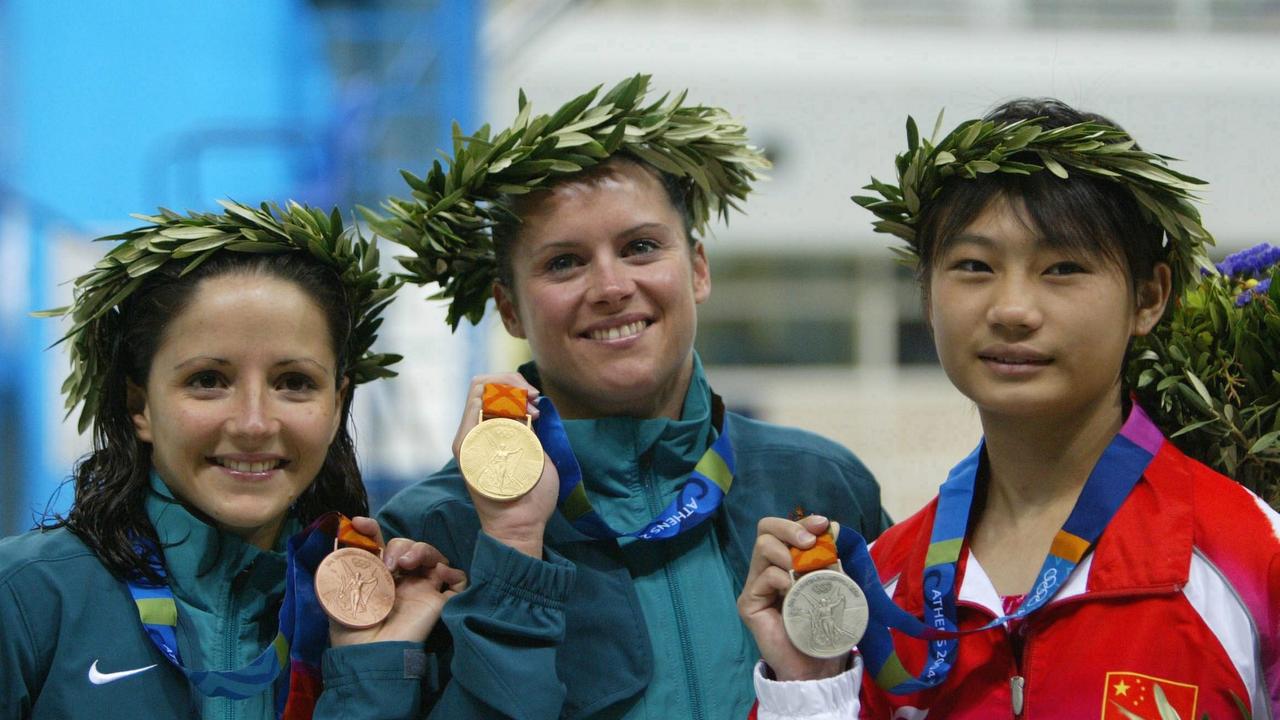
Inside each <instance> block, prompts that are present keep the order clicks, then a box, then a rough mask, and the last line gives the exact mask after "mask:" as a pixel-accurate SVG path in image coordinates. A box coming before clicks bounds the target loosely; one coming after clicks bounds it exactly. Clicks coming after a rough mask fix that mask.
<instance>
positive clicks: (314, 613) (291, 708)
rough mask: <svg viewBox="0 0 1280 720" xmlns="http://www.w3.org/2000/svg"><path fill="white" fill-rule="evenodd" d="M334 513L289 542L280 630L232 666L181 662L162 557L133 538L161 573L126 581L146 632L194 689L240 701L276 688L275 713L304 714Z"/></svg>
mask: <svg viewBox="0 0 1280 720" xmlns="http://www.w3.org/2000/svg"><path fill="white" fill-rule="evenodd" d="M338 518H339V516H338V514H337V513H328V514H326V515H324V516H322V517H321V518H319V519H318V520H316V521H315V522H313V523H312V524H311V525H310V526H308V527H307V528H306V529H305V530H303V531H302V532H300V533H298V534H297V535H294V536H293V537H291V538H290V539H289V542H288V544H287V557H288V565H287V569H286V571H285V572H286V580H285V594H284V600H283V602H282V603H281V606H280V615H279V628H280V629H279V630H278V631H277V632H276V636H275V639H273V640H272V641H271V643H269V644H268V645H267V647H266V648H265V649H264V650H263V651H262V653H261V654H259V655H258V657H256V658H254V659H253V660H252V661H250V662H249V664H247V665H245V666H244V667H240V668H237V669H234V670H193V669H191V668H188V667H187V666H186V665H184V664H183V662H182V655H181V653H180V652H179V650H178V637H177V626H178V606H177V602H176V601H175V599H174V596H173V590H172V589H171V588H170V587H169V582H168V573H167V572H166V570H165V567H164V561H163V560H162V558H161V555H160V552H159V550H158V549H157V548H156V546H155V543H154V541H150V540H135V541H134V545H135V547H136V548H137V549H138V551H139V552H140V553H141V554H142V555H143V557H145V558H146V560H147V562H148V564H149V565H150V566H151V569H152V570H153V571H155V573H156V575H157V576H158V577H159V578H160V584H158V585H153V584H149V583H147V582H146V581H144V580H143V579H142V578H140V577H133V578H128V579H126V581H125V586H126V587H127V588H128V589H129V594H130V595H131V596H132V597H133V601H134V604H136V605H137V608H138V618H139V619H140V620H141V621H142V627H143V630H144V631H145V632H146V634H147V637H148V638H150V639H151V642H152V644H154V645H155V647H156V649H157V650H159V651H160V654H162V655H164V657H165V658H166V659H167V660H168V661H169V662H170V664H172V665H173V666H174V667H176V668H177V669H178V670H179V671H181V672H182V674H183V675H185V676H186V677H187V680H188V681H189V682H190V683H191V687H192V688H194V689H195V690H196V691H197V692H199V693H200V694H202V695H205V696H208V697H225V698H230V699H232V700H243V699H245V698H248V697H251V696H253V695H257V694H258V693H261V692H263V691H264V690H266V689H267V688H268V687H272V686H274V687H275V696H274V697H275V706H276V717H277V718H282V717H288V718H309V717H310V716H311V710H312V709H313V707H312V705H311V702H312V701H313V700H314V699H315V696H317V695H318V694H319V692H318V689H319V683H320V656H321V655H322V654H323V653H324V650H325V648H327V647H328V646H329V621H328V618H327V616H326V615H325V614H324V611H323V610H322V609H321V608H320V604H319V601H318V600H317V598H316V597H315V585H314V573H315V569H316V568H317V567H318V566H319V565H320V561H321V560H323V559H324V557H325V556H326V555H328V554H329V553H330V552H331V551H332V550H333V541H334V535H335V533H336V532H337V520H338ZM286 668H290V671H285V669H286ZM293 684H305V685H307V686H308V687H307V688H304V689H302V690H301V691H300V693H301V694H299V695H298V696H297V697H296V699H295V698H290V695H289V692H290V689H291V685H293Z"/></svg>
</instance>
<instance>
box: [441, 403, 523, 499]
mask: <svg viewBox="0 0 1280 720" xmlns="http://www.w3.org/2000/svg"><path fill="white" fill-rule="evenodd" d="M528 402H529V399H528V393H527V392H526V391H525V390H523V389H521V388H516V387H512V386H510V385H500V384H487V385H485V386H484V402H483V406H482V409H481V411H480V422H479V424H477V425H476V426H475V427H474V428H472V429H471V431H470V432H468V433H467V436H466V437H465V438H463V439H462V447H461V448H460V449H459V451H458V465H459V467H460V468H461V469H462V476H463V477H464V478H466V481H467V485H469V486H470V487H471V489H472V490H474V491H475V492H477V493H479V494H480V495H483V496H484V497H487V498H489V499H491V500H514V499H516V498H518V497H520V496H522V495H524V494H525V493H527V492H529V491H530V490H532V489H533V487H534V486H535V485H537V484H538V478H540V477H541V476H542V462H543V453H542V443H540V442H538V436H537V435H534V434H533V430H532V428H531V421H530V419H529V415H528V413H527V406H528Z"/></svg>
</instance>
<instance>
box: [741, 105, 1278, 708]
mask: <svg viewBox="0 0 1280 720" xmlns="http://www.w3.org/2000/svg"><path fill="white" fill-rule="evenodd" d="M908 136H909V140H908V144H909V148H908V151H907V153H906V154H904V155H901V156H899V157H898V162H897V168H898V173H899V183H900V186H893V185H890V184H887V183H883V182H878V181H873V182H872V184H871V185H870V186H868V189H869V190H872V191H874V192H875V193H876V194H877V196H876V197H859V198H856V200H857V201H858V202H859V204H861V205H863V206H864V207H867V208H868V209H869V210H871V211H872V212H873V213H875V214H876V215H877V216H878V217H879V218H880V219H879V221H878V222H877V223H876V227H877V229H878V230H881V231H885V232H891V233H893V234H895V235H897V236H899V237H901V238H903V239H905V240H906V241H907V243H908V245H909V248H908V250H907V252H908V254H909V255H910V256H912V257H913V258H914V259H916V260H917V261H918V268H919V270H918V272H919V275H920V282H921V285H922V288H923V295H924V303H925V307H926V312H927V316H928V318H929V321H930V325H931V327H932V329H933V337H934V341H935V343H936V344H937V347H938V355H939V357H940V359H941V362H942V367H943V369H944V370H945V371H946V373H947V375H948V377H949V378H950V379H951V381H952V382H953V383H954V384H955V386H956V388H957V389H958V390H960V391H961V392H962V393H964V394H965V395H966V396H967V397H969V398H970V399H971V400H973V402H974V404H975V405H976V406H977V409H978V413H979V415H980V417H981V420H982V426H983V432H984V438H983V441H982V443H981V444H980V445H979V446H978V448H977V449H976V450H974V452H973V453H972V454H971V455H970V456H969V457H967V458H965V459H964V460H963V461H961V463H960V464H959V465H957V466H956V467H955V469H953V470H952V471H951V474H950V476H949V477H948V478H947V480H946V482H945V483H944V484H943V485H942V486H941V488H940V491H939V495H938V497H937V499H935V500H934V501H933V502H931V503H930V504H929V505H928V506H926V507H925V508H924V509H923V510H921V511H920V512H919V513H917V514H916V515H915V516H913V517H911V518H909V519H907V520H906V521H904V522H902V523H901V524H899V525H897V526H895V527H894V528H892V529H890V530H889V531H888V532H887V533H886V534H885V535H884V536H882V537H881V538H880V539H879V540H878V541H877V542H876V543H875V545H874V546H873V547H872V548H871V551H870V553H868V551H867V546H866V544H865V542H863V541H862V539H861V538H859V537H857V535H856V534H855V533H852V532H848V531H847V530H846V531H844V532H838V533H835V537H834V538H827V539H826V543H827V544H828V545H829V547H830V549H829V552H828V554H829V555H830V556H833V557H836V558H838V560H839V561H840V562H841V564H842V565H843V569H844V571H845V573H847V574H848V575H850V576H851V577H852V578H853V579H856V580H857V581H858V585H859V586H860V588H861V590H862V591H863V592H865V594H866V600H867V603H868V606H869V611H870V612H869V614H870V622H869V623H868V624H867V626H866V632H865V635H864V636H863V637H862V639H861V641H860V642H859V643H858V648H859V651H860V652H858V653H856V654H854V655H853V656H852V657H850V656H849V655H847V654H846V655H842V656H837V657H835V658H832V659H826V658H822V657H811V656H810V655H809V654H806V653H805V652H801V650H799V649H797V643H793V642H791V641H790V640H789V639H788V634H787V632H786V630H787V629H789V628H786V627H784V625H785V620H786V618H785V615H786V613H787V612H788V611H787V609H786V605H785V603H786V602H788V601H789V600H790V595H789V594H788V591H789V590H790V592H795V589H793V588H792V581H791V578H790V577H789V573H790V572H791V571H793V570H795V569H798V568H797V565H798V563H799V562H800V561H801V560H803V556H804V555H806V554H810V553H814V552H815V548H816V545H815V543H814V541H813V539H812V537H811V535H812V534H814V533H824V531H825V530H826V528H827V523H826V521H825V520H823V519H820V518H818V519H815V518H809V519H807V520H804V521H801V522H793V521H790V520H787V519H783V518H781V517H776V518H770V519H766V520H765V521H762V522H761V524H760V539H759V541H758V543H757V545H756V551H755V555H754V557H753V560H752V574H751V578H750V579H749V580H748V582H747V586H746V589H745V590H744V592H743V594H742V597H741V598H740V600H739V608H740V612H741V615H742V618H743V620H744V622H745V623H746V624H747V626H748V627H750V628H751V630H752V633H753V634H754V636H755V638H756V640H757V641H758V643H759V645H760V649H761V654H762V656H763V658H764V663H763V664H762V665H761V667H760V669H759V672H758V673H757V675H756V678H755V684H756V690H757V693H758V696H759V707H758V717H759V718H761V720H764V719H766V718H821V719H824V720H825V719H829V718H852V717H865V718H923V717H925V716H928V717H930V718H933V717H939V718H943V717H945V718H993V717H1026V718H1086V717H1088V718H1107V719H1108V720H1110V719H1112V718H1119V719H1121V720H1134V719H1135V718H1136V719H1145V718H1160V719H1161V720H1166V719H1168V718H1178V717H1180V718H1183V719H1184V720H1191V719H1192V718H1202V717H1212V718H1241V717H1252V718H1269V717H1275V716H1276V713H1277V712H1278V711H1280V616H1278V615H1277V612H1278V611H1277V608H1280V515H1277V513H1276V512H1275V511H1274V510H1272V509H1271V508H1270V507H1268V506H1267V505H1266V504H1265V503H1264V502H1263V501H1262V500H1260V499H1259V498H1258V497H1257V496H1255V495H1253V494H1252V493H1251V492H1250V491H1249V490H1247V489H1245V488H1244V487H1243V486H1241V485H1239V484H1237V483H1235V482H1233V481H1231V480H1229V479H1228V478H1226V477H1224V476H1222V475H1219V474H1217V473H1216V472H1214V471H1213V470H1211V469H1209V468H1208V467H1206V466H1204V465H1202V464H1200V463H1199V462H1197V461H1195V460H1193V459H1191V458H1189V457H1187V456H1186V455H1183V454H1182V453H1181V452H1180V451H1179V450H1178V449H1177V448H1176V447H1175V446H1174V445H1173V443H1171V442H1170V441H1169V440H1167V439H1166V438H1165V437H1164V435H1163V434H1162V433H1161V431H1160V429H1158V428H1157V427H1156V425H1155V423H1154V422H1153V421H1152V420H1151V418H1150V417H1149V416H1148V415H1147V411H1146V410H1144V408H1143V407H1142V406H1141V405H1140V404H1139V403H1138V402H1137V401H1136V400H1134V399H1132V398H1131V396H1129V395H1128V393H1127V392H1126V388H1125V384H1124V383H1123V382H1122V377H1124V372H1125V366H1126V363H1127V362H1129V348H1130V344H1131V342H1132V341H1133V339H1134V338H1135V337H1140V336H1145V335H1147V334H1148V333H1151V332H1152V331H1153V330H1154V329H1156V328H1157V326H1158V324H1159V323H1161V322H1162V318H1163V317H1164V316H1165V309H1166V304H1167V303H1168V301H1169V298H1170V297H1171V296H1173V297H1178V296H1179V291H1180V289H1181V288H1182V287H1184V286H1186V285H1188V284H1191V283H1195V282H1197V281H1198V280H1199V276H1200V270H1201V268H1204V267H1206V266H1207V260H1206V259H1205V256H1204V245H1205V244H1206V243H1210V242H1212V239H1211V237H1210V235H1209V233H1208V232H1207V231H1206V230H1205V229H1204V228H1203V227H1202V226H1201V224H1200V216H1199V213H1198V212H1197V210H1196V209H1195V207H1194V206H1193V205H1192V204H1191V200H1193V199H1194V195H1193V194H1192V193H1193V192H1194V190H1195V188H1196V186H1198V185H1200V184H1202V183H1201V181H1199V180H1196V179H1195V178H1191V177H1188V176H1185V175H1181V174H1179V173H1177V172H1175V171H1173V170H1171V169H1169V167H1168V165H1167V162H1166V161H1167V158H1164V157H1163V156H1160V155H1155V154H1152V153H1149V152H1146V151H1144V150H1141V149H1140V148H1139V147H1138V146H1137V145H1135V144H1134V141H1133V139H1132V138H1131V137H1129V135H1128V134H1127V133H1125V132H1124V131H1123V130H1121V129H1119V128H1118V127H1117V126H1116V125H1115V124H1114V123H1112V122H1110V121H1109V120H1107V119H1106V118H1103V117H1101V116H1098V115H1092V114H1088V113H1082V112H1078V111H1076V110H1074V109H1072V108H1070V107H1067V106H1065V105H1063V104H1061V103H1058V102H1056V101H1034V100H1024V101H1015V102H1012V103H1008V104H1005V105H1002V106H1001V107H999V108H998V109H996V110H995V111H994V112H992V113H991V114H990V115H988V116H987V117H985V118H983V119H981V120H974V121H969V122H966V123H964V124H962V125H960V126H959V127H958V128H956V129H955V130H954V131H953V132H952V133H950V134H948V135H947V136H945V137H943V138H941V139H940V140H939V139H935V140H933V141H925V140H921V139H919V137H918V133H917V132H916V128H915V125H914V122H909V123H908ZM1192 429H1193V430H1194V428H1192ZM820 507H821V506H814V508H815V509H818V508H820ZM832 516H833V517H838V516H837V515H835V514H834V513H832ZM801 548H803V549H804V550H801ZM872 558H874V564H872ZM882 585H883V589H882ZM797 588H798V586H797ZM784 598H785V599H784ZM891 630H893V631H896V632H892V633H891ZM957 631H958V632H957ZM801 647H802V645H801ZM850 665H851V666H852V667H850ZM792 680H796V681H800V682H784V681H792Z"/></svg>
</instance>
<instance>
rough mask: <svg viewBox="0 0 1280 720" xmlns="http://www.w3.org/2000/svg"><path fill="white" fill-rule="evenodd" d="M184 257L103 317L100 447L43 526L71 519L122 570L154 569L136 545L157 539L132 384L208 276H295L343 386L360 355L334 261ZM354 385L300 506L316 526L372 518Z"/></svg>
mask: <svg viewBox="0 0 1280 720" xmlns="http://www.w3.org/2000/svg"><path fill="white" fill-rule="evenodd" d="M186 267H189V266H187V265H185V264H183V263H169V264H168V265H166V266H165V267H162V268H160V269H158V270H156V271H153V272H152V273H150V274H148V275H147V276H146V280H145V281H144V282H143V284H142V286H141V287H139V288H138V290H137V291H136V292H134V293H133V294H132V295H130V296H129V297H128V298H127V299H126V300H125V301H124V302H123V303H122V304H121V306H120V307H118V308H115V309H113V310H111V311H110V312H109V313H108V314H107V315H106V316H104V320H103V321H102V322H99V323H98V327H97V332H96V337H95V338H94V341H95V342H97V343H102V344H103V346H104V347H107V348H109V352H107V353H105V355H106V357H108V358H109V360H108V362H107V366H106V367H103V368H98V369H97V370H98V371H99V372H101V373H102V375H103V376H104V380H103V382H102V394H103V396H102V404H101V409H100V412H99V413H98V415H97V416H96V417H95V418H94V421H93V450H92V451H91V452H90V453H89V454H88V455H86V456H85V457H83V458H81V460H80V461H79V463H77V465H76V468H75V472H74V475H73V477H72V480H71V482H74V485H75V500H74V501H73V503H72V506H71V510H70V511H69V512H68V513H67V515H66V516H65V517H53V518H50V519H48V520H47V521H46V522H45V523H44V524H43V527H45V528H55V527H63V526H65V527H66V528H68V529H69V530H71V531H72V532H74V533H75V534H76V535H77V536H79V537H80V539H81V540H83V541H84V543H85V544H86V545H88V546H89V547H90V548H91V549H92V550H93V551H94V552H95V553H96V554H97V555H98V557H99V558H100V559H101V561H102V563H103V565H105V566H106V567H107V569H109V570H110V571H111V572H112V573H113V574H115V575H117V576H119V577H126V576H142V577H145V578H147V579H150V580H153V581H154V580H156V576H155V574H154V573H153V572H152V570H151V569H150V567H149V566H148V565H147V563H146V562H145V559H144V558H143V557H142V556H141V555H140V553H139V551H138V550H137V548H135V539H144V540H147V539H149V540H151V541H153V542H154V541H155V530H154V529H153V528H152V527H151V522H150V520H149V519H148V518H147V513H146V508H145V500H146V497H147V492H148V490H149V487H150V474H151V445H150V443H146V442H143V441H142V440H139V439H138V437H137V433H136V431H135V429H134V426H133V420H132V418H131V416H130V412H129V407H128V383H133V384H135V385H138V386H145V385H146V382H147V376H148V375H149V374H150V371H151V361H152V359H153V358H154V357H155V354H156V351H157V350H158V348H159V346H160V343H161V341H162V340H163V337H164V333H165V329H166V328H167V327H168V326H169V323H170V322H172V321H173V319H174V318H175V317H177V316H178V315H179V314H180V313H181V312H182V311H183V310H184V309H185V308H186V307H187V305H188V304H189V303H190V302H191V298H192V297H193V296H194V294H195V291H196V289H197V288H198V287H199V286H200V283H201V282H203V281H205V280H208V279H210V278H215V277H220V276H223V275H264V276H269V277H275V278H279V279H281V280H285V281H288V282H291V283H293V284H294V285H296V286H297V287H299V288H300V289H302V290H303V291H304V292H305V293H306V294H307V296H308V297H310V298H311V299H312V300H313V301H314V302H315V303H316V305H317V306H318V307H319V308H320V309H321V310H322V312H323V313H324V316H325V321H326V324H327V325H328V327H329V339H330V343H331V345H332V348H333V351H334V355H335V357H336V361H337V373H336V374H337V377H336V378H335V380H336V381H337V383H338V385H339V386H340V385H341V382H342V379H343V378H344V377H346V376H347V373H348V371H349V370H350V365H351V362H352V361H353V358H349V357H347V354H348V353H347V347H348V336H349V335H350V334H351V328H352V313H351V307H350V303H348V301H347V297H346V292H345V290H344V288H343V285H342V283H341V281H340V279H339V277H338V275H337V273H335V272H334V271H333V269H332V268H329V267H327V266H325V265H323V264H322V263H320V262H319V261H317V260H315V259H314V258H312V257H311V256H310V254H308V253H303V252H288V253H277V254H254V253H245V252H232V251H225V252H219V253H217V254H215V255H213V256H212V257H210V258H209V259H208V260H207V261H205V262H204V263H202V264H200V265H199V266H198V267H196V268H195V269H194V270H191V271H190V272H188V273H187V274H186V275H179V273H180V272H182V270H183V269H184V268H186ZM353 388H354V383H348V384H347V389H346V397H345V398H344V400H343V403H342V408H341V410H340V417H339V425H338V432H337V434H336V435H335V436H334V439H333V443H332V444H331V445H330V446H329V450H328V453H327V454H326V455H325V459H324V464H323V466H322V467H321V468H320V472H319V474H318V475H317V476H316V479H315V481H314V482H312V483H311V485H310V486H309V487H307V489H306V490H304V491H303V493H302V495H301V496H299V497H298V500H297V501H296V503H295V507H294V511H295V514H296V516H297V518H298V519H299V520H301V521H302V522H303V523H309V522H311V521H312V520H314V519H315V518H316V517H318V516H320V515H321V514H323V513H325V512H327V511H329V510H338V511H340V512H342V513H344V514H346V515H367V514H368V512H369V503H368V498H367V495H366V493H365V488H364V483H363V481H362V479H361V476H360V467H359V464H358V463H357V460H356V453H355V443H354V442H353V441H352V437H351V433H350V429H349V428H348V420H349V418H350V413H351V398H352V394H353Z"/></svg>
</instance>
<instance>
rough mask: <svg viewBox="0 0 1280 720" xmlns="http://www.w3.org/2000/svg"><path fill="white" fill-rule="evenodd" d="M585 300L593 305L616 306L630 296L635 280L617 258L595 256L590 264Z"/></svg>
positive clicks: (634, 288)
mask: <svg viewBox="0 0 1280 720" xmlns="http://www.w3.org/2000/svg"><path fill="white" fill-rule="evenodd" d="M588 282H589V283H590V287H588V289H587V300H588V301H589V302H590V303H591V304H593V305H601V306H606V307H611V306H616V305H619V304H621V303H623V302H624V301H625V300H627V299H628V298H630V297H631V295H632V293H634V292H635V290H636V284H635V280H634V279H632V277H631V274H630V273H629V272H628V268H627V266H626V265H625V264H624V263H622V262H621V261H620V260H619V259H618V258H615V257H612V256H610V257H606V258H597V259H596V260H595V262H593V263H592V265H591V271H590V274H589V280H588Z"/></svg>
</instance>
